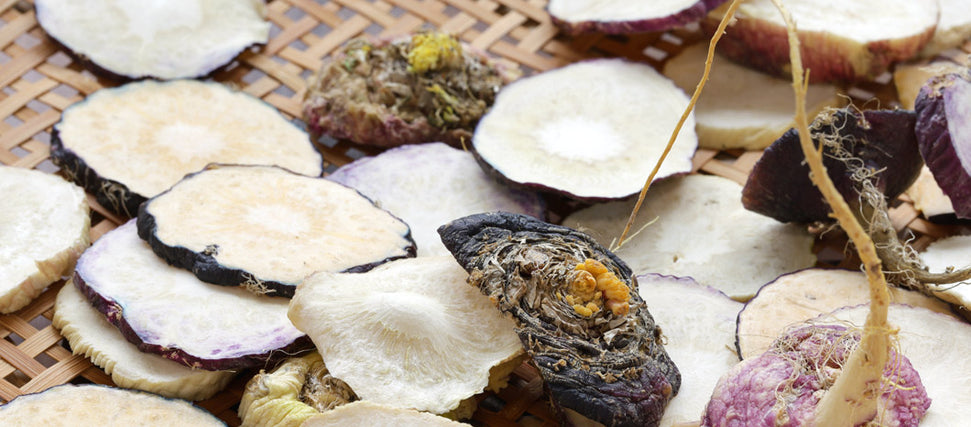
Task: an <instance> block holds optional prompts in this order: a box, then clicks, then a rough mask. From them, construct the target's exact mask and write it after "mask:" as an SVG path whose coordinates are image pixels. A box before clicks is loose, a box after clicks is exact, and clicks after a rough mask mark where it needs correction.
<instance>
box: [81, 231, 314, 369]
mask: <svg viewBox="0 0 971 427" xmlns="http://www.w3.org/2000/svg"><path fill="white" fill-rule="evenodd" d="M74 283H75V285H77V287H78V289H80V290H81V293H83V294H84V295H85V296H86V297H87V298H88V300H89V301H91V303H92V304H93V305H94V307H95V308H96V309H97V310H98V311H99V312H101V313H102V314H104V315H105V317H107V319H108V322H110V323H111V324H113V325H115V326H116V327H117V328H118V329H119V330H120V331H121V333H122V335H124V336H125V338H126V339H128V341H129V342H131V343H133V344H136V345H137V346H138V349H139V350H141V351H144V352H148V353H156V354H161V355H162V357H165V358H166V359H171V360H174V361H176V362H178V363H180V364H183V365H186V366H191V367H193V368H199V369H206V370H213V371H216V370H229V369H243V368H248V367H256V366H265V365H267V364H270V363H272V362H273V361H275V360H279V359H281V358H283V357H286V356H290V355H294V354H297V353H299V352H301V351H304V350H308V349H309V348H311V342H310V340H309V339H308V338H307V337H306V336H305V335H304V334H303V333H302V332H300V331H299V330H297V329H296V328H294V327H293V325H292V324H291V323H290V320H289V319H287V303H288V301H287V300H286V299H283V298H269V297H262V296H259V295H254V294H253V293H251V292H248V291H246V290H245V289H241V288H233V287H225V286H213V285H210V284H207V283H203V282H200V281H199V279H197V278H196V277H195V276H193V275H192V274H191V273H189V272H187V271H185V270H182V269H179V268H176V267H172V266H170V265H168V264H166V263H165V261H163V260H162V259H160V258H159V257H157V256H156V255H155V254H154V253H152V250H151V248H149V247H148V245H147V244H146V243H145V242H144V241H142V240H141V239H139V238H138V235H137V234H136V230H135V221H134V220H132V221H129V222H127V223H125V224H123V225H122V226H120V227H118V228H116V229H114V230H112V231H110V232H108V233H106V234H105V235H103V236H101V238H100V239H98V241H97V242H95V244H94V245H92V246H91V248H90V249H88V250H87V251H85V253H84V255H82V256H81V259H80V260H78V265H77V268H76V269H75V275H74Z"/></svg>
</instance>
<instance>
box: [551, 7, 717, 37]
mask: <svg viewBox="0 0 971 427" xmlns="http://www.w3.org/2000/svg"><path fill="white" fill-rule="evenodd" d="M724 2H725V0H656V1H628V0H609V1H591V0H551V1H550V2H549V4H548V5H547V6H546V10H547V12H549V14H550V18H552V20H553V23H555V24H556V25H557V26H558V27H560V28H561V29H562V30H563V31H565V32H567V33H569V34H580V33H593V32H599V33H605V34H629V33H644V32H656V31H666V30H670V29H672V28H678V27H682V26H684V25H686V24H689V23H692V22H698V21H700V20H701V19H702V18H704V17H705V14H707V13H708V11H710V10H712V9H714V8H715V7H717V6H718V5H720V4H722V3H724Z"/></svg>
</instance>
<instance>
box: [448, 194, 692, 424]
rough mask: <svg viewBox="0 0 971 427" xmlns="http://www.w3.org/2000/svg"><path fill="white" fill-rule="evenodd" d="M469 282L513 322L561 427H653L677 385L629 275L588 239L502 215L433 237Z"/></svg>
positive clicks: (480, 217) (455, 225)
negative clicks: (586, 426)
mask: <svg viewBox="0 0 971 427" xmlns="http://www.w3.org/2000/svg"><path fill="white" fill-rule="evenodd" d="M438 231H439V234H440V235H441V236H442V242H443V243H444V244H445V246H446V247H447V248H448V249H449V251H451V252H452V254H453V255H454V256H455V258H456V260H458V262H459V264H461V265H462V267H463V268H465V270H466V271H468V272H469V279H468V280H469V283H470V284H472V285H474V286H476V287H478V288H479V290H480V291H482V293H483V294H486V295H488V296H489V297H490V298H491V299H492V301H493V302H494V303H495V304H496V306H497V307H498V308H499V310H500V311H502V312H503V313H506V314H509V315H511V316H512V318H513V320H515V321H516V332H517V333H518V334H519V338H520V340H521V341H522V343H523V346H524V347H525V348H526V351H527V353H529V354H530V356H532V358H533V362H534V363H535V364H536V366H537V367H538V368H539V371H540V374H541V375H542V377H543V380H544V381H545V385H546V387H547V391H548V394H549V396H550V398H551V400H552V403H553V405H554V407H555V408H556V410H558V411H559V412H560V413H561V414H562V416H563V417H564V421H565V423H566V424H567V425H576V424H585V423H587V422H589V421H595V422H597V423H600V424H603V425H605V426H654V425H657V424H658V422H659V420H660V419H661V415H662V414H663V412H664V408H665V406H666V405H667V403H668V401H670V400H671V398H672V397H674V395H675V394H677V392H678V388H679V387H680V385H681V374H680V372H679V371H678V368H677V367H676V366H675V365H674V363H673V362H672V361H671V359H670V358H669V357H668V354H667V353H666V352H665V350H664V347H663V346H662V344H661V341H662V337H661V330H660V328H658V327H657V325H655V323H654V319H653V318H652V317H651V314H650V313H649V312H648V311H647V305H646V304H645V303H644V301H643V300H642V299H641V297H640V296H639V295H638V293H637V283H636V279H635V278H634V277H632V275H631V270H630V268H628V267H627V265H625V264H624V262H623V261H621V260H620V258H617V256H615V255H614V254H612V253H611V252H610V251H608V250H607V249H605V248H604V247H602V246H600V245H599V244H597V243H596V242H595V241H594V240H593V239H591V238H590V237H588V236H587V235H585V234H583V233H580V232H578V231H576V230H573V229H571V228H568V227H563V226H558V225H552V224H548V223H545V222H543V221H540V220H537V219H535V218H532V217H529V216H526V215H520V214H510V213H504V212H497V213H484V214H476V215H471V216H467V217H464V218H460V219H457V220H455V221H452V222H451V223H449V224H446V225H444V226H442V227H441V228H439V230H438Z"/></svg>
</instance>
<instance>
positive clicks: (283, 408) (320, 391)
mask: <svg viewBox="0 0 971 427" xmlns="http://www.w3.org/2000/svg"><path fill="white" fill-rule="evenodd" d="M355 400H357V395H355V394H354V391H352V390H351V388H350V387H349V386H348V385H347V383H345V382H344V381H341V380H339V379H337V378H334V376H333V375H331V374H330V372H329V371H328V370H327V367H326V366H324V361H323V360H322V359H321V358H320V353H317V352H312V353H310V354H307V355H306V356H301V357H295V358H291V359H287V360H286V361H284V362H283V363H282V364H280V366H278V367H277V368H276V369H274V370H273V372H266V371H260V373H259V374H257V375H256V376H254V377H253V378H252V379H251V380H250V381H249V382H248V383H247V384H246V389H245V390H244V391H243V396H242V399H241V401H240V403H239V417H240V418H241V419H242V421H243V424H242V425H243V426H244V427H247V426H249V427H257V426H275V427H299V426H301V425H303V422H304V421H305V420H307V419H308V418H310V417H312V416H314V415H318V414H320V413H321V412H326V411H330V410H332V409H334V408H336V407H338V406H341V405H345V404H347V403H350V402H353V401H355Z"/></svg>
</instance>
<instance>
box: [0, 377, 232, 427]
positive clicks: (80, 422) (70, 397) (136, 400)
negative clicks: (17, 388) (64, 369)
mask: <svg viewBox="0 0 971 427" xmlns="http://www.w3.org/2000/svg"><path fill="white" fill-rule="evenodd" d="M0 424H2V425H5V426H45V427H106V426H180V427H182V426H184V427H196V426H199V427H204V426H205V427H219V426H225V425H226V423H224V422H222V420H220V419H219V418H216V417H215V416H213V415H212V414H210V413H208V412H206V411H203V410H202V409H199V408H197V407H195V406H192V404H190V403H189V402H186V401H184V400H176V399H166V398H164V397H161V396H158V395H155V394H150V393H145V392H141V391H134V390H126V389H121V388H112V387H106V386H101V385H91V384H88V385H73V384H64V385H60V386H57V387H52V388H49V389H47V390H45V391H43V392H40V393H35V394H26V395H23V396H20V397H18V398H16V399H14V400H12V401H10V402H9V403H7V404H6V405H3V406H0Z"/></svg>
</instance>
